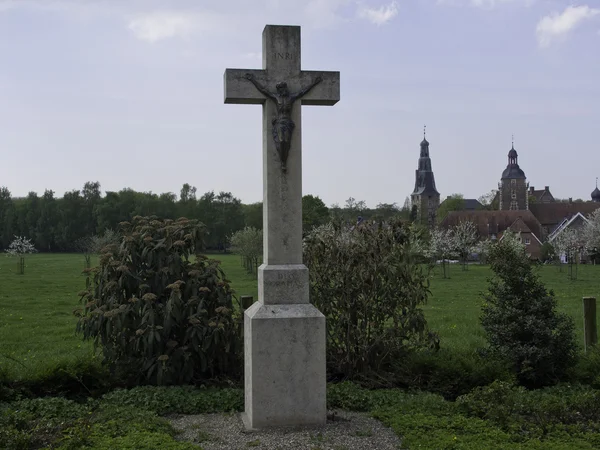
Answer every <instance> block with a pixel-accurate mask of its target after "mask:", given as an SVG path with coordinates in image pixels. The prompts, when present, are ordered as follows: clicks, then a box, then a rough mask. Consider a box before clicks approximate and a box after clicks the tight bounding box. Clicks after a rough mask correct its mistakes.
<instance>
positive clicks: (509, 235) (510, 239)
mask: <svg viewBox="0 0 600 450" xmlns="http://www.w3.org/2000/svg"><path fill="white" fill-rule="evenodd" d="M500 239H502V242H503V243H506V244H508V245H510V246H511V247H512V248H514V249H515V250H516V251H518V252H524V251H525V245H524V244H523V239H521V233H515V232H514V231H512V230H506V231H505V232H504V233H502V237H501V238H500Z"/></svg>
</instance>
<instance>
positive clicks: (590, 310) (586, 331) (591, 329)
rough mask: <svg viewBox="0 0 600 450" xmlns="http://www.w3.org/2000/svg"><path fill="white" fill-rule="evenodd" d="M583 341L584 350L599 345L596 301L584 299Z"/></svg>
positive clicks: (592, 298)
mask: <svg viewBox="0 0 600 450" xmlns="http://www.w3.org/2000/svg"><path fill="white" fill-rule="evenodd" d="M583 340H584V349H585V351H586V352H587V350H588V347H591V346H592V345H596V344H597V343H598V328H597V324H596V299H595V298H594V297H583Z"/></svg>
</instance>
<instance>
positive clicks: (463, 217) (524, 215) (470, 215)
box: [441, 210, 542, 238]
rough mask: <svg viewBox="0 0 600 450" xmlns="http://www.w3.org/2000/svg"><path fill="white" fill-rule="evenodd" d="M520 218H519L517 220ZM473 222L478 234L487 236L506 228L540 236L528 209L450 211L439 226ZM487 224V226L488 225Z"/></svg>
mask: <svg viewBox="0 0 600 450" xmlns="http://www.w3.org/2000/svg"><path fill="white" fill-rule="evenodd" d="M518 219H520V220H518ZM465 221H468V222H473V223H474V224H475V226H476V227H477V231H478V233H479V236H481V237H482V238H488V237H490V236H491V235H498V234H499V233H502V232H504V231H505V230H506V229H507V228H511V227H512V228H511V229H512V230H513V231H521V232H527V233H533V234H535V235H536V237H539V236H541V231H542V228H541V225H540V222H539V221H538V220H537V219H536V218H535V216H534V215H533V214H532V213H531V211H528V210H522V211H488V210H478V211H451V212H449V213H448V215H447V216H446V217H445V218H444V220H443V221H442V223H441V226H442V227H444V228H449V227H453V226H456V225H458V224H459V223H460V222H465ZM488 225H489V226H488Z"/></svg>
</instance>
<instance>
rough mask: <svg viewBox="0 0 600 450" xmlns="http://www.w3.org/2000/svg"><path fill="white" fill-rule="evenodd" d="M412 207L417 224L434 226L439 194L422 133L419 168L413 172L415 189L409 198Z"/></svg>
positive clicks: (425, 140)
mask: <svg viewBox="0 0 600 450" xmlns="http://www.w3.org/2000/svg"><path fill="white" fill-rule="evenodd" d="M410 200H411V203H412V206H413V207H414V206H416V209H417V222H419V223H420V224H422V225H425V226H427V227H429V228H433V227H434V226H435V219H436V214H437V209H438V207H439V206H440V193H439V192H438V191H437V189H436V188H435V178H434V176H433V169H432V168H431V158H430V157H429V142H427V139H426V137H425V132H423V142H421V153H420V156H419V166H418V168H417V170H415V189H414V191H413V193H412V194H411V196H410Z"/></svg>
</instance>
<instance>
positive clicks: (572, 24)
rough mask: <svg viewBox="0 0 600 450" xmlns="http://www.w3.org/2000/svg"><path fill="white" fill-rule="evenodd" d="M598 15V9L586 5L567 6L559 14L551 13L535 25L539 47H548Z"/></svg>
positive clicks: (599, 11) (599, 10)
mask: <svg viewBox="0 0 600 450" xmlns="http://www.w3.org/2000/svg"><path fill="white" fill-rule="evenodd" d="M598 14H600V9H595V8H590V7H589V6H587V5H582V6H568V7H567V8H566V9H565V10H564V11H563V12H562V13H561V14H559V13H558V12H553V13H552V14H550V15H548V16H546V17H543V18H542V19H541V20H540V21H539V22H538V24H537V28H536V30H535V31H536V35H537V39H538V43H539V45H540V47H548V46H549V45H550V44H551V43H552V42H553V41H555V40H560V39H565V38H566V36H567V35H568V34H569V33H570V32H571V31H572V30H573V29H575V28H576V27H577V26H579V25H580V24H581V23H582V22H583V21H585V20H586V19H591V18H592V17H594V16H597V15H598Z"/></svg>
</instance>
